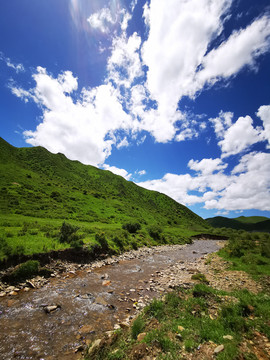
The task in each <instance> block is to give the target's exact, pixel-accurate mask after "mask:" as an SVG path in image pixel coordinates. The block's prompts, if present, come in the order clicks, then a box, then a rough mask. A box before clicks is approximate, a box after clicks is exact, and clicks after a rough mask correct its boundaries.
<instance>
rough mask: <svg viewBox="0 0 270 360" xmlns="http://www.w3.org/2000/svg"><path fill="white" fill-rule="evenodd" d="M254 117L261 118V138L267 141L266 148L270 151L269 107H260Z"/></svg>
mask: <svg viewBox="0 0 270 360" xmlns="http://www.w3.org/2000/svg"><path fill="white" fill-rule="evenodd" d="M256 115H257V116H258V117H259V118H261V120H262V122H263V127H264V130H263V131H262V136H263V138H264V139H265V140H266V141H268V146H267V148H268V149H270V105H263V106H261V107H260V108H259V110H258V112H257V114H256Z"/></svg>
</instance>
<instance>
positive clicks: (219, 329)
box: [86, 284, 270, 360]
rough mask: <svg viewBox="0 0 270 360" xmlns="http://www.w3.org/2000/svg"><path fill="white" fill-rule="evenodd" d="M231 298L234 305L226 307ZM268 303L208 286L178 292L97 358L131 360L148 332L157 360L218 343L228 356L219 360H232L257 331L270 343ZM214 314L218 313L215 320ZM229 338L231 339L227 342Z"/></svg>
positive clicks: (158, 303) (154, 304)
mask: <svg viewBox="0 0 270 360" xmlns="http://www.w3.org/2000/svg"><path fill="white" fill-rule="evenodd" d="M226 296H227V299H230V298H231V299H232V300H227V301H225V302H224V297H226ZM228 296H230V297H229V298H228ZM269 300H270V298H269V296H267V295H265V294H258V295H255V294H252V293H250V292H248V291H247V290H241V291H237V292H233V293H225V292H223V291H217V290H214V289H213V288H211V287H208V286H206V285H204V284H199V285H195V287H194V288H193V289H191V290H188V291H174V292H171V293H168V294H167V295H166V297H165V299H163V300H154V301H153V302H152V303H151V304H150V305H148V306H147V307H146V308H145V310H144V311H143V313H142V314H141V315H140V316H139V317H138V318H137V319H136V320H135V321H134V322H133V325H132V326H131V329H130V330H129V331H126V332H121V334H120V335H119V336H118V339H117V340H116V342H115V343H113V344H112V345H110V346H107V347H106V346H105V347H103V349H102V355H101V354H95V358H98V359H107V358H109V357H108V356H109V354H112V353H114V351H116V349H117V350H118V356H119V357H118V358H119V359H129V358H130V356H131V353H132V350H133V349H134V347H135V346H136V345H137V344H138V340H136V339H137V336H138V334H139V333H140V332H146V336H145V337H144V338H143V340H141V342H143V343H146V344H147V346H148V348H150V349H152V352H154V351H155V349H156V350H157V353H158V354H159V355H158V357H157V358H158V359H179V358H181V357H180V355H179V354H180V352H181V351H183V349H184V351H185V352H194V351H196V349H197V348H198V346H199V345H201V344H203V343H208V342H214V343H215V344H216V345H218V344H223V345H224V351H223V352H222V353H220V354H218V355H217V356H216V358H217V359H218V360H222V359H224V360H225V359H226V360H233V359H235V358H236V357H237V356H239V355H240V353H241V351H240V348H239V345H240V343H241V341H242V340H243V338H248V339H249V340H250V339H252V337H253V333H254V331H257V332H261V333H263V334H265V335H266V336H267V337H268V338H269V337H270V326H269V322H268V323H267V322H266V321H265V319H269V317H270V305H269ZM211 309H217V310H216V315H215V317H214V318H213V316H210V315H211V313H210V312H211ZM153 322H155V326H153ZM226 335H230V336H232V339H229V340H228V339H224V336H226ZM250 356H251V355H250ZM86 359H92V358H91V357H88V358H87V357H86Z"/></svg>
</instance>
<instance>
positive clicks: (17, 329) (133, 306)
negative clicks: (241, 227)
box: [0, 240, 259, 360]
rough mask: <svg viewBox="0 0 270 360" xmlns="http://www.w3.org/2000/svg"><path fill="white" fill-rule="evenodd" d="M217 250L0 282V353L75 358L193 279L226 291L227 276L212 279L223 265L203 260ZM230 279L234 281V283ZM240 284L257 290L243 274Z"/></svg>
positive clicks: (157, 254) (148, 252)
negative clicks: (199, 276)
mask: <svg viewBox="0 0 270 360" xmlns="http://www.w3.org/2000/svg"><path fill="white" fill-rule="evenodd" d="M220 246H222V242H217V241H214V240H196V241H194V243H193V244H191V245H174V246H161V247H155V248H141V249H138V250H136V251H130V252H128V253H125V254H122V255H120V256H113V257H111V258H107V259H104V260H101V261H96V262H93V263H92V264H86V265H78V264H70V263H65V262H59V261H58V262H57V261H56V262H54V263H52V264H50V265H48V268H50V270H52V271H53V273H52V276H51V278H50V279H45V278H42V277H37V278H35V279H31V280H29V281H26V282H25V283H22V284H18V286H16V287H10V286H7V285H5V284H1V293H0V296H1V297H0V326H1V329H5V331H1V334H0V351H1V356H2V359H3V360H7V359H14V358H16V359H67V360H68V359H76V358H80V356H81V352H82V351H83V350H84V349H85V347H86V346H87V345H89V344H90V343H91V342H92V341H93V339H94V338H96V337H98V336H99V335H101V334H102V333H104V332H105V331H109V330H112V329H116V328H118V327H126V326H129V322H130V321H131V320H132V318H133V317H134V316H135V315H136V313H137V312H138V311H140V310H141V309H142V308H143V307H144V306H145V305H146V304H147V303H148V302H149V301H150V300H151V299H153V298H154V297H159V296H162V294H164V292H167V291H168V290H170V289H173V288H174V287H176V286H179V285H180V286H182V287H190V286H192V284H194V280H192V279H191V277H192V275H193V274H196V273H204V274H206V276H207V279H208V280H209V282H210V285H212V286H215V287H220V288H223V289H226V288H227V289H229V290H232V289H233V288H234V287H237V286H239V277H237V278H236V277H235V275H234V274H233V272H231V273H230V272H227V273H226V277H225V278H224V275H222V276H219V274H221V271H223V269H224V268H226V266H227V264H226V262H224V261H223V262H222V261H220V259H219V258H218V259H217V257H216V256H215V255H213V256H212V259H210V260H207V261H206V257H207V256H208V254H210V253H213V252H215V251H217V250H218V249H219V247H220ZM234 277H235V278H234ZM240 278H241V284H242V286H244V287H247V288H249V289H250V290H252V291H257V290H259V289H257V287H258V285H256V283H252V282H251V281H250V279H248V278H247V276H246V275H245V274H244V273H243V274H242V275H241V276H240Z"/></svg>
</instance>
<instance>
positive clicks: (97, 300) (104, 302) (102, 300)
mask: <svg viewBox="0 0 270 360" xmlns="http://www.w3.org/2000/svg"><path fill="white" fill-rule="evenodd" d="M95 303H96V304H100V305H104V306H107V305H108V303H107V301H106V300H104V299H103V298H102V297H101V296H98V297H97V298H96V301H95Z"/></svg>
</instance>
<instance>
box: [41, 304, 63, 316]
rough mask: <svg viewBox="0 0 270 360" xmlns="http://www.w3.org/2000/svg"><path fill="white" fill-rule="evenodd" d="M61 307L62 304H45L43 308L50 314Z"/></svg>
mask: <svg viewBox="0 0 270 360" xmlns="http://www.w3.org/2000/svg"><path fill="white" fill-rule="evenodd" d="M59 308H61V306H60V305H48V306H45V307H44V308H43V309H44V311H45V313H46V314H50V313H51V312H53V311H55V310H56V309H59Z"/></svg>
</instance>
